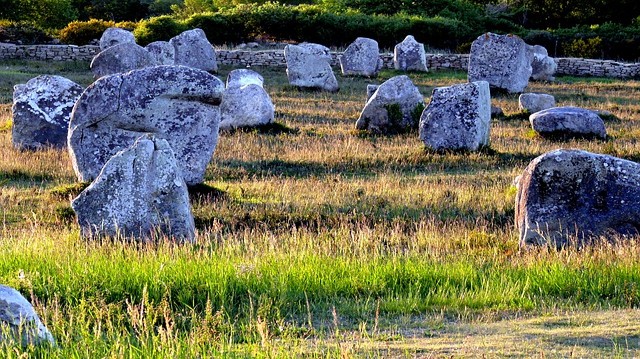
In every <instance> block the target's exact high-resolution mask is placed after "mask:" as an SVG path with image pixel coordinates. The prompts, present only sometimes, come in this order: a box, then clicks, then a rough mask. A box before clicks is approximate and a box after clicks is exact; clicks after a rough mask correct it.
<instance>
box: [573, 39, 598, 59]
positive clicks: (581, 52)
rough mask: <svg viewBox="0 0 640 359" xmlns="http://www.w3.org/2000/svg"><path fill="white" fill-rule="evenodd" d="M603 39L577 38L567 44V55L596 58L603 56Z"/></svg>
mask: <svg viewBox="0 0 640 359" xmlns="http://www.w3.org/2000/svg"><path fill="white" fill-rule="evenodd" d="M601 46H602V39H601V38H599V37H592V38H590V39H586V40H583V39H575V40H573V41H571V42H570V43H569V44H568V45H566V46H565V49H564V52H565V54H566V55H567V56H571V57H582V58H587V59H595V58H599V57H600V56H601V53H602V50H601Z"/></svg>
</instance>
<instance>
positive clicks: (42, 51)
mask: <svg viewBox="0 0 640 359" xmlns="http://www.w3.org/2000/svg"><path fill="white" fill-rule="evenodd" d="M99 51H100V49H99V47H98V46H71V45H25V46H21V45H12V44H4V43H0V60H3V59H31V60H53V61H69V60H80V61H90V60H91V59H92V58H93V57H94V56H95V55H96V54H97V53H98V52H99ZM216 53H217V56H218V63H220V64H224V65H231V66H237V67H246V66H273V67H286V63H285V60H284V53H283V51H282V50H265V51H247V50H218V51H217V52H216ZM332 55H333V59H332V65H334V66H336V67H337V66H339V65H338V56H339V55H340V53H333V54H332ZM380 57H381V58H382V60H383V62H384V66H385V67H386V68H393V54H390V53H384V54H381V55H380ZM555 60H556V63H557V64H558V71H557V72H556V75H573V76H601V77H616V78H640V63H623V62H616V61H611V60H590V59H577V58H565V57H562V58H556V59H555ZM468 63H469V55H460V54H427V66H428V67H429V69H432V70H439V69H454V70H462V71H466V70H467V66H468Z"/></svg>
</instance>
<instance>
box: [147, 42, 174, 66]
mask: <svg viewBox="0 0 640 359" xmlns="http://www.w3.org/2000/svg"><path fill="white" fill-rule="evenodd" d="M144 48H145V50H147V51H148V52H149V54H151V57H153V58H154V59H155V60H156V62H157V63H158V65H174V64H175V62H176V61H175V57H176V50H175V48H174V47H173V45H171V44H170V43H169V42H168V41H154V42H152V43H150V44H149V45H147V46H145V47H144Z"/></svg>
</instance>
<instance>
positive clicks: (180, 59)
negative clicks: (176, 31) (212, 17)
mask: <svg viewBox="0 0 640 359" xmlns="http://www.w3.org/2000/svg"><path fill="white" fill-rule="evenodd" d="M169 43H171V45H173V48H174V50H175V64H176V65H184V66H188V67H193V68H196V69H200V70H204V71H208V72H217V71H218V61H217V59H216V51H215V49H214V48H213V46H212V45H211V43H210V42H209V40H207V35H205V33H204V31H202V30H201V29H193V30H187V31H185V32H183V33H181V34H180V35H178V36H175V37H173V38H172V39H171V40H169Z"/></svg>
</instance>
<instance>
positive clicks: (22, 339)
mask: <svg viewBox="0 0 640 359" xmlns="http://www.w3.org/2000/svg"><path fill="white" fill-rule="evenodd" d="M5 326H7V327H8V328H7V329H8V330H0V342H8V341H16V342H18V343H20V345H22V346H27V345H41V344H50V345H55V340H54V339H53V336H52V335H51V332H49V330H48V329H47V328H46V327H45V326H44V324H42V321H40V318H39V317H38V314H37V313H36V311H35V309H34V308H33V306H32V305H31V304H30V303H29V301H28V300H26V299H25V298H24V297H23V296H22V294H20V292H18V291H17V290H15V289H13V288H11V287H7V286H6V285H0V329H4V328H1V327H5ZM5 334H8V336H6V335H5Z"/></svg>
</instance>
